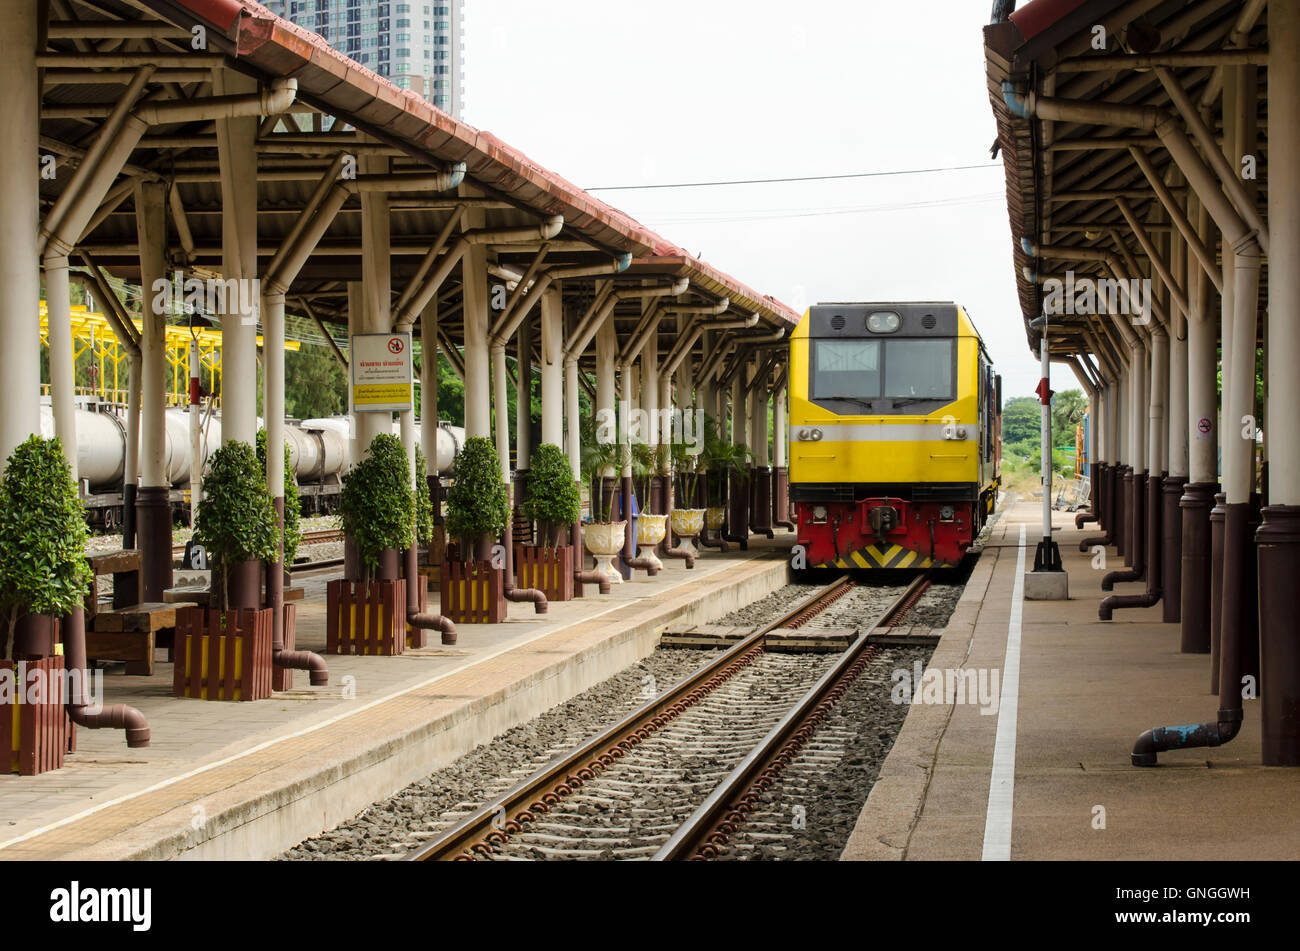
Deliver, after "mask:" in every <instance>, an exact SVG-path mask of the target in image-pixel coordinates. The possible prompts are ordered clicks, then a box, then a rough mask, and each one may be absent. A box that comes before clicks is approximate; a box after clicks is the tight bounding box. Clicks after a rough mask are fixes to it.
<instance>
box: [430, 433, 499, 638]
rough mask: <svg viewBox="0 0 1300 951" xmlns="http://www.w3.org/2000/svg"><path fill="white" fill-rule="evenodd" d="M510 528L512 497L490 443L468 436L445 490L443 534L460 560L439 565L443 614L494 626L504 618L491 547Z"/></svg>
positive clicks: (482, 437)
mask: <svg viewBox="0 0 1300 951" xmlns="http://www.w3.org/2000/svg"><path fill="white" fill-rule="evenodd" d="M509 524H510V496H509V493H508V492H507V491H506V484H505V481H504V480H503V479H502V478H501V467H500V463H499V462H498V460H497V454H496V449H495V448H494V447H493V445H492V440H490V439H488V438H487V437H486V436H471V437H470V438H468V439H466V440H465V445H463V446H462V447H461V449H460V452H458V453H457V454H456V464H455V481H454V482H453V483H452V486H451V488H450V489H449V490H448V491H447V534H448V536H449V537H451V538H454V539H456V541H457V543H458V548H459V552H458V555H459V557H458V558H449V559H448V561H447V562H446V563H445V564H444V565H443V566H442V572H441V576H440V579H439V589H440V591H441V594H442V613H443V615H445V616H446V617H449V618H451V619H452V620H453V621H455V622H457V623H462V622H463V623H470V624H475V623H488V624H494V623H497V622H499V621H502V620H504V619H505V610H506V609H505V587H504V584H505V580H504V578H503V577H502V570H503V567H504V566H499V565H496V564H494V563H493V562H494V559H493V558H492V546H493V545H494V544H495V543H496V540H497V538H498V537H499V536H500V535H501V534H502V533H503V532H504V531H505V530H506V526H507V525H509Z"/></svg>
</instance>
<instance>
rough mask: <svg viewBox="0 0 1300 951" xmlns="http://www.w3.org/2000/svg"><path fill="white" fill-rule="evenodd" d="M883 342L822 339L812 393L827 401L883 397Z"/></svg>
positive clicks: (817, 347)
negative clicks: (829, 399)
mask: <svg viewBox="0 0 1300 951" xmlns="http://www.w3.org/2000/svg"><path fill="white" fill-rule="evenodd" d="M880 344H881V342H880V341H879V340H818V341H817V346H816V348H815V353H814V361H813V366H814V369H813V381H812V384H813V385H812V392H813V396H814V397H821V398H823V399H826V398H832V397H845V398H848V399H871V398H874V397H877V396H879V395H880Z"/></svg>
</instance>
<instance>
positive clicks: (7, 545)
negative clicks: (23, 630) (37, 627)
mask: <svg viewBox="0 0 1300 951" xmlns="http://www.w3.org/2000/svg"><path fill="white" fill-rule="evenodd" d="M90 582H91V573H90V565H89V564H88V563H87V562H86V519H85V514H84V511H83V509H82V505H81V499H80V497H79V495H78V493H77V486H76V484H75V483H74V482H73V481H72V469H71V467H69V465H68V461H67V459H66V458H65V457H64V455H63V444H62V443H61V442H59V440H58V439H57V438H55V439H43V438H42V437H40V436H30V437H28V439H27V441H26V442H23V443H22V444H20V445H19V446H17V447H16V448H15V449H14V451H13V454H12V455H10V456H9V459H8V461H7V462H6V463H5V471H4V475H3V476H2V477H0V609H2V610H4V612H5V613H6V615H7V619H8V629H7V633H6V635H5V641H4V643H3V644H0V656H8V650H9V648H8V645H9V644H10V643H11V642H12V640H13V634H14V626H15V625H16V624H17V623H18V618H19V616H20V615H21V614H22V613H23V612H24V611H25V612H28V613H31V614H52V615H63V614H67V613H68V612H69V611H72V610H73V609H75V608H78V607H80V606H81V603H82V599H83V598H84V597H85V596H86V591H87V590H88V589H89V586H90Z"/></svg>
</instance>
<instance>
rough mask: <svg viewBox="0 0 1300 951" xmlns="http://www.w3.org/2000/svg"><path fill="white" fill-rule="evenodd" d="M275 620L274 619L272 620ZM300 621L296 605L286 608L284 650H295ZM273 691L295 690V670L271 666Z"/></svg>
mask: <svg viewBox="0 0 1300 951" xmlns="http://www.w3.org/2000/svg"><path fill="white" fill-rule="evenodd" d="M272 620H274V618H272ZM297 620H298V607H297V605H294V604H286V605H285V606H284V649H285V650H287V651H291V650H293V649H294V641H295V640H296V636H295V633H294V629H295V626H296V624H297ZM271 689H272V690H292V689H293V668H292V667H276V666H275V665H274V663H272V666H271Z"/></svg>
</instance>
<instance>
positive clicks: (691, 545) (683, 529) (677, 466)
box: [669, 442, 705, 554]
mask: <svg viewBox="0 0 1300 951" xmlns="http://www.w3.org/2000/svg"><path fill="white" fill-rule="evenodd" d="M672 461H673V473H674V483H675V484H674V487H673V488H674V491H675V493H676V502H680V503H681V505H682V507H681V508H677V506H676V504H674V506H673V514H672V516H671V518H670V520H669V521H670V522H671V523H672V527H673V533H674V534H675V535H676V536H677V537H678V538H679V539H680V540H681V548H682V550H684V551H687V552H690V553H691V554H695V553H696V548H695V539H696V537H698V536H699V534H700V532H702V531H704V513H705V510H704V509H701V508H695V492H696V488H697V486H698V485H699V480H700V470H699V462H700V454H699V453H698V452H694V453H693V452H691V451H690V450H689V448H688V447H687V445H686V444H685V443H681V442H677V443H673V446H672Z"/></svg>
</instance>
